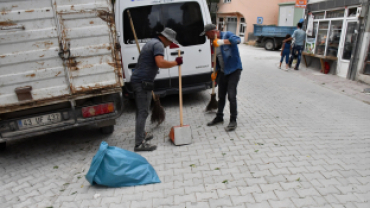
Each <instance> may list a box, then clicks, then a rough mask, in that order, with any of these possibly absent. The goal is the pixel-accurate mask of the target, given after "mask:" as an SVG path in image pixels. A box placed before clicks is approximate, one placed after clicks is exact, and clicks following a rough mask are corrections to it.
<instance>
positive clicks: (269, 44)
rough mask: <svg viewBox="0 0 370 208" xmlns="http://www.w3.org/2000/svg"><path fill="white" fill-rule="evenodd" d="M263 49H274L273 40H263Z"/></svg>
mask: <svg viewBox="0 0 370 208" xmlns="http://www.w3.org/2000/svg"><path fill="white" fill-rule="evenodd" d="M265 49H266V50H268V51H272V50H274V41H272V40H271V39H269V40H266V41H265Z"/></svg>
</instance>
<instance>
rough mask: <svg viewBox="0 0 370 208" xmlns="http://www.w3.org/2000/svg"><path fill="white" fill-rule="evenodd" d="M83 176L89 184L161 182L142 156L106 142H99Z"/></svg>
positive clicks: (122, 185)
mask: <svg viewBox="0 0 370 208" xmlns="http://www.w3.org/2000/svg"><path fill="white" fill-rule="evenodd" d="M85 177H86V179H87V180H88V181H89V182H90V184H91V185H95V184H98V185H103V186H108V187H124V186H136V185H143V184H151V183H160V182H161V181H160V180H159V178H158V175H157V173H156V172H155V170H154V168H153V167H152V166H151V165H150V164H149V163H148V161H147V160H146V159H145V158H144V157H142V156H140V155H138V154H136V153H134V152H130V151H127V150H124V149H121V148H118V147H110V146H108V144H107V143H106V142H102V143H101V144H100V148H99V150H98V152H97V153H96V155H95V156H94V158H93V159H92V162H91V166H90V169H89V172H88V173H87V174H86V176H85Z"/></svg>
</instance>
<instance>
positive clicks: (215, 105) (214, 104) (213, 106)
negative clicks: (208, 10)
mask: <svg viewBox="0 0 370 208" xmlns="http://www.w3.org/2000/svg"><path fill="white" fill-rule="evenodd" d="M216 38H217V34H215V39H216ZM213 48H214V51H213V73H216V47H215V46H213ZM217 108H218V102H217V99H216V93H215V80H212V94H211V100H210V101H209V103H208V105H207V107H206V112H209V111H211V110H213V109H217Z"/></svg>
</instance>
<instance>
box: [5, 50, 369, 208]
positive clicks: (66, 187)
mask: <svg viewBox="0 0 370 208" xmlns="http://www.w3.org/2000/svg"><path fill="white" fill-rule="evenodd" d="M240 49H241V55H242V59H243V66H244V68H245V70H244V71H243V73H242V78H241V81H240V85H239V87H238V93H239V94H238V104H239V106H238V109H239V118H238V125H239V127H238V129H237V131H236V132H232V133H226V132H225V131H224V128H223V127H224V126H225V125H227V122H228V119H226V123H225V124H224V126H222V125H219V126H216V127H211V128H209V127H206V125H205V124H206V122H207V121H209V120H211V119H212V118H213V117H214V114H213V113H210V114H205V113H204V112H203V110H204V108H205V105H206V103H207V102H208V101H209V98H210V95H209V92H210V91H205V92H202V93H198V94H193V95H186V96H185V97H184V106H185V109H184V111H185V112H184V116H185V123H187V124H190V125H191V128H192V133H193V144H191V145H188V146H180V147H176V146H173V145H172V144H171V143H170V142H169V139H168V137H167V135H168V133H169V131H170V127H171V126H173V125H175V124H178V123H179V121H178V108H177V106H178V97H177V96H170V97H167V98H165V99H162V104H163V105H164V107H165V109H166V112H167V120H166V123H165V124H164V125H162V126H160V127H159V128H154V129H153V133H154V135H155V139H154V140H153V141H152V143H155V144H158V150H157V151H154V152H152V153H142V154H141V155H142V156H144V157H146V158H147V159H148V161H149V162H150V163H151V164H152V165H153V167H154V168H155V169H156V171H157V173H158V175H159V177H160V179H161V181H162V183H159V184H154V185H145V186H137V187H128V188H104V187H95V186H94V187H93V186H90V185H89V183H88V182H87V181H86V180H85V179H84V175H85V174H86V172H87V170H88V168H89V166H90V162H91V159H92V157H93V156H94V154H95V153H96V150H97V148H98V147H99V144H100V142H101V141H103V140H104V141H107V142H108V143H109V145H111V146H118V147H121V148H125V149H128V150H133V143H134V126H133V125H134V106H133V104H132V102H128V103H127V105H126V110H125V113H124V114H123V115H122V117H121V118H120V119H119V120H118V122H117V125H116V128H115V132H114V133H113V134H112V135H109V136H103V135H100V134H99V133H98V130H97V129H95V128H92V127H85V128H81V129H74V130H69V131H64V132H59V133H53V134H49V135H45V136H42V137H37V138H30V139H22V140H17V141H10V142H9V143H8V149H7V151H6V152H4V153H1V154H0V207H4V208H5V207H6V208H8V207H51V206H52V207H109V208H113V207H120V208H125V207H130V208H136V207H155V208H158V207H181V208H184V207H187V208H192V207H199V208H207V207H211V208H214V207H225V208H226V207H240V208H242V207H243V208H254V207H274V208H275V207H347V208H349V207H364V208H369V207H370V202H369V201H368V200H369V199H370V162H369V161H370V114H369V113H370V106H369V105H368V104H366V103H364V102H361V101H359V100H356V99H354V98H351V97H349V96H346V95H344V94H341V93H338V92H335V91H333V90H331V89H328V88H325V87H323V86H321V85H320V84H315V83H313V82H311V81H309V80H308V79H306V78H305V77H302V76H298V75H297V74H296V73H289V72H288V73H286V72H284V71H282V70H279V69H277V67H276V63H278V61H279V52H270V51H265V50H264V49H260V48H254V47H250V46H245V45H241V46H240ZM226 109H228V107H227V108H226ZM228 116H229V113H228V112H227V113H226V118H228ZM149 127H150V128H151V126H149Z"/></svg>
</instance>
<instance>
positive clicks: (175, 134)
mask: <svg viewBox="0 0 370 208" xmlns="http://www.w3.org/2000/svg"><path fill="white" fill-rule="evenodd" d="M178 56H179V57H180V56H181V51H180V50H178ZM179 103H180V126H174V127H172V128H171V131H170V139H171V140H172V142H173V143H174V144H175V145H184V144H191V140H192V135H191V128H190V126H189V125H184V121H183V115H182V78H181V65H179Z"/></svg>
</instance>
